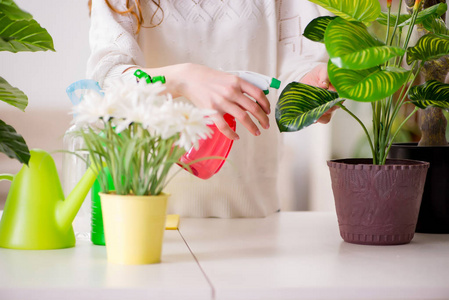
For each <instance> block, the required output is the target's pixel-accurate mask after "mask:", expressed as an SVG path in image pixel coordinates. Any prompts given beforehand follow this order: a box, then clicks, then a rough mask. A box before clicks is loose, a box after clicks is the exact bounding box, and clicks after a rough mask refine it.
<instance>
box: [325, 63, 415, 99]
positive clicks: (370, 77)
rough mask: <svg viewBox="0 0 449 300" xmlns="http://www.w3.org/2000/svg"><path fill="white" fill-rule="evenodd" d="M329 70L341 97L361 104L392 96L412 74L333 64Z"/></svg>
mask: <svg viewBox="0 0 449 300" xmlns="http://www.w3.org/2000/svg"><path fill="white" fill-rule="evenodd" d="M327 69H328V72H329V79H330V81H331V82H332V84H333V86H334V87H335V88H336V90H337V91H338V93H339V95H340V97H342V98H345V99H351V100H354V101H360V102H373V101H378V100H381V99H383V98H385V97H389V96H391V95H392V94H393V93H395V92H396V91H397V90H398V89H399V88H400V87H401V86H402V85H403V84H404V83H405V82H406V80H407V78H408V76H409V73H410V72H409V71H407V70H404V69H400V68H391V67H388V68H385V69H382V68H380V67H373V68H370V69H366V70H351V69H343V68H338V67H337V66H335V65H334V64H332V63H329V65H328V68H327ZM379 87H382V88H379Z"/></svg>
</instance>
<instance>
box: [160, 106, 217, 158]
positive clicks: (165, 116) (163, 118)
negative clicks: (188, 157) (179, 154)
mask: <svg viewBox="0 0 449 300" xmlns="http://www.w3.org/2000/svg"><path fill="white" fill-rule="evenodd" d="M214 113H215V111H213V110H201V109H198V108H196V107H194V106H193V105H190V104H187V103H183V102H173V101H171V102H167V103H166V104H165V105H164V106H163V107H162V108H161V114H160V118H159V123H158V128H157V129H158V133H160V135H161V137H162V138H168V137H170V136H173V135H174V134H179V139H178V140H177V141H176V142H175V144H176V145H178V146H179V147H182V148H184V149H186V150H189V149H190V148H191V147H192V145H193V146H194V147H195V148H197V147H198V142H199V140H201V139H206V138H208V137H210V135H211V133H212V130H211V129H210V128H209V127H207V126H206V125H207V124H208V123H210V122H211V121H210V120H209V119H208V118H207V116H209V115H211V114H214Z"/></svg>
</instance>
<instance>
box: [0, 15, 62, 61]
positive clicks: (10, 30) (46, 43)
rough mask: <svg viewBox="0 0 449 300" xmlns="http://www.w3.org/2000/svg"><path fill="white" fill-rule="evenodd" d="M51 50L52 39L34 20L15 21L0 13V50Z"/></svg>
mask: <svg viewBox="0 0 449 300" xmlns="http://www.w3.org/2000/svg"><path fill="white" fill-rule="evenodd" d="M46 50H52V51H55V49H54V48H53V39H52V38H51V36H50V34H48V32H47V30H45V29H44V28H42V27H41V26H40V25H39V24H38V23H37V22H36V21H35V20H33V19H32V20H29V21H27V20H22V21H15V20H12V19H10V18H8V17H6V15H5V14H0V51H10V52H14V53H15V52H19V51H33V52H34V51H46Z"/></svg>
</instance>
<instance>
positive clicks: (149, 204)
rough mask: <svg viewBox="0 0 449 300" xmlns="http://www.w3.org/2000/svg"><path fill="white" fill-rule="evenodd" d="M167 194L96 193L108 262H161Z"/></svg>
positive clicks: (131, 263)
mask: <svg viewBox="0 0 449 300" xmlns="http://www.w3.org/2000/svg"><path fill="white" fill-rule="evenodd" d="M168 196H169V195H167V194H161V195H157V196H134V195H116V194H100V198H101V207H102V210H103V222H104V233H105V240H106V251H107V257H108V261H109V262H111V263H116V264H122V265H140V264H153V263H159V262H160V261H161V252H162V241H163V237H164V230H165V218H166V210H167V199H168Z"/></svg>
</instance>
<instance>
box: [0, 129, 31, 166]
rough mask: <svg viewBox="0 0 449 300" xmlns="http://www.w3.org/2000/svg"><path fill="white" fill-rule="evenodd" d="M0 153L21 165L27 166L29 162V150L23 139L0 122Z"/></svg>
mask: <svg viewBox="0 0 449 300" xmlns="http://www.w3.org/2000/svg"><path fill="white" fill-rule="evenodd" d="M0 152H2V153H5V154H6V155H8V156H9V157H10V158H14V159H17V160H18V161H20V162H21V163H25V164H28V161H29V160H30V150H29V149H28V146H27V144H26V143H25V140H24V139H23V137H22V136H21V135H20V134H18V133H17V132H16V131H15V130H14V128H13V127H12V126H10V125H8V124H6V123H5V122H3V121H2V120H0Z"/></svg>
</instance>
